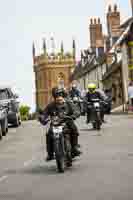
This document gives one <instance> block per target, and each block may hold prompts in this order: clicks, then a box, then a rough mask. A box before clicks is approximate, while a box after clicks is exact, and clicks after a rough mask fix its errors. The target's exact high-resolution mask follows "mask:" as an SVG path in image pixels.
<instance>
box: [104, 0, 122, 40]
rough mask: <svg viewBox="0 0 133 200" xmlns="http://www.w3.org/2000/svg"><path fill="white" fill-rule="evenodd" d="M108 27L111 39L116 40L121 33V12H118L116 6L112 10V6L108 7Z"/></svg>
mask: <svg viewBox="0 0 133 200" xmlns="http://www.w3.org/2000/svg"><path fill="white" fill-rule="evenodd" d="M107 27H108V35H109V37H110V38H114V40H116V39H117V38H118V37H119V36H120V33H121V30H120V12H119V11H118V8H117V5H116V4H115V5H114V8H111V5H109V7H108V13H107Z"/></svg>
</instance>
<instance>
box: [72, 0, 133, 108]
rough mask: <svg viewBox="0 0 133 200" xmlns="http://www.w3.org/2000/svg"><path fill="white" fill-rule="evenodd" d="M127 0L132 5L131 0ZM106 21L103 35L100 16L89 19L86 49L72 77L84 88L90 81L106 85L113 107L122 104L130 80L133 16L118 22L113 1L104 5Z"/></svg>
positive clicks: (124, 101) (118, 16)
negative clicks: (88, 42)
mask: <svg viewBox="0 0 133 200" xmlns="http://www.w3.org/2000/svg"><path fill="white" fill-rule="evenodd" d="M131 3H132V5H133V0H131ZM132 8H133V6H132ZM106 21H107V35H104V34H103V32H102V24H101V23H100V19H98V20H96V19H94V20H93V19H91V20H90V25H89V32H90V48H89V53H88V55H85V56H81V62H80V63H79V66H77V67H76V69H75V70H74V73H73V78H75V79H76V78H77V79H78V80H79V82H80V83H81V85H82V89H86V85H87V83H88V82H90V81H91V82H96V83H97V86H98V87H99V88H101V89H109V90H110V91H112V97H113V107H114V108H115V107H118V106H120V105H123V108H124V106H125V105H126V103H127V101H128V84H129V81H130V80H133V17H131V18H129V19H128V20H127V21H125V22H124V23H123V24H122V25H121V23H120V22H121V15H120V11H119V10H118V8H117V5H114V6H113V7H111V6H109V7H108V11H107V14H106ZM86 52H88V50H87V51H86ZM90 52H91V53H90ZM82 57H83V58H82ZM82 60H85V61H84V62H82ZM84 63H85V64H84Z"/></svg>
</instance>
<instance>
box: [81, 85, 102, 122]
mask: <svg viewBox="0 0 133 200" xmlns="http://www.w3.org/2000/svg"><path fill="white" fill-rule="evenodd" d="M92 99H101V100H102V101H103V100H104V99H103V97H102V96H101V94H100V92H98V91H97V86H96V84H95V83H89V84H88V92H87V94H86V97H85V101H87V102H91V101H92ZM87 109H88V108H87ZM102 113H103V112H101V118H102ZM89 121H90V110H87V122H86V123H89Z"/></svg>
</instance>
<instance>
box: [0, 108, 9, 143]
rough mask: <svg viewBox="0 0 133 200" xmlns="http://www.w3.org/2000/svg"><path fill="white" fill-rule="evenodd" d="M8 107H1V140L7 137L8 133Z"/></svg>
mask: <svg viewBox="0 0 133 200" xmlns="http://www.w3.org/2000/svg"><path fill="white" fill-rule="evenodd" d="M7 118H8V107H7V106H6V105H0V140H2V137H3V136H6V134H7V132H8V119H7Z"/></svg>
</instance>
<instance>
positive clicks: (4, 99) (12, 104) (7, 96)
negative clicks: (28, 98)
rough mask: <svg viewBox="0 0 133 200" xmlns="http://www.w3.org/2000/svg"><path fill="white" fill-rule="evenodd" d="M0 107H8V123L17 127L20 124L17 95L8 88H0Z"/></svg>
mask: <svg viewBox="0 0 133 200" xmlns="http://www.w3.org/2000/svg"><path fill="white" fill-rule="evenodd" d="M0 105H4V106H5V105H6V106H7V107H8V115H7V118H8V123H9V124H12V125H14V126H16V127H18V126H19V125H20V124H21V119H20V113H19V101H18V95H16V94H14V93H13V92H12V89H11V88H10V87H0Z"/></svg>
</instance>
